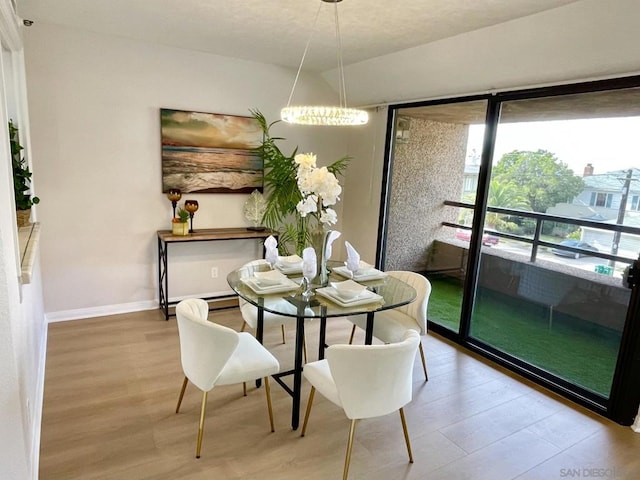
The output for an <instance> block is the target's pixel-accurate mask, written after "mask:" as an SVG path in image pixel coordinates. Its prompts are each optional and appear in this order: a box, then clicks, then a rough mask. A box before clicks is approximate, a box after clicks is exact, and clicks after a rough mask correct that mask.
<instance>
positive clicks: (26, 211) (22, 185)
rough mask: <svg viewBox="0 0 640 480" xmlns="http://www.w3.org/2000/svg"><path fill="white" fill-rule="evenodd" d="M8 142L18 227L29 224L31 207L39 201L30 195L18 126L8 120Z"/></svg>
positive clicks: (28, 178)
mask: <svg viewBox="0 0 640 480" xmlns="http://www.w3.org/2000/svg"><path fill="white" fill-rule="evenodd" d="M9 143H10V145H11V166H12V167H13V193H14V198H15V202H16V218H17V222H18V227H25V226H27V225H28V224H29V218H30V216H31V207H32V206H33V205H35V204H37V203H39V202H40V199H39V198H38V197H35V196H32V195H31V192H30V189H31V175H32V174H31V171H30V170H29V165H27V162H26V160H25V159H24V157H23V156H22V150H23V147H22V145H20V139H19V136H18V127H16V125H15V124H14V123H13V120H9Z"/></svg>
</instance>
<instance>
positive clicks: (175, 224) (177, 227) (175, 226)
mask: <svg viewBox="0 0 640 480" xmlns="http://www.w3.org/2000/svg"><path fill="white" fill-rule="evenodd" d="M171 233H173V234H174V235H189V212H187V211H186V210H185V209H184V208H179V209H178V216H177V217H173V220H171Z"/></svg>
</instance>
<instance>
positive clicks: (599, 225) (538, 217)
mask: <svg viewBox="0 0 640 480" xmlns="http://www.w3.org/2000/svg"><path fill="white" fill-rule="evenodd" d="M444 204H445V205H448V206H451V207H458V208H466V209H470V210H473V209H474V208H475V205H474V204H472V203H466V202H454V201H451V200H445V201H444ZM487 211H488V212H492V213H497V214H500V215H509V216H514V217H524V218H529V219H532V220H534V221H535V229H534V233H533V238H530V237H527V236H523V235H515V234H511V233H504V232H498V231H496V230H490V229H485V230H484V233H487V234H490V235H494V236H496V237H500V238H507V239H511V240H516V241H518V242H523V243H528V244H530V245H531V261H532V262H535V261H536V256H537V254H538V248H539V247H549V248H557V249H560V250H567V251H569V252H573V253H579V254H586V255H590V256H592V257H597V258H603V259H606V260H610V261H612V262H623V263H632V262H633V261H634V260H635V258H630V257H624V256H620V255H615V254H612V253H604V252H594V251H591V250H584V249H581V248H575V247H570V246H567V245H560V244H559V243H553V242H549V241H546V240H542V239H541V238H540V235H541V233H542V224H543V223H544V222H555V223H563V224H567V225H575V226H578V227H590V228H595V229H598V230H604V231H610V232H613V233H614V235H615V234H616V232H619V233H620V234H622V233H627V234H631V235H637V236H638V238H639V239H640V228H637V227H630V226H627V225H619V224H611V223H603V222H597V221H593V220H582V219H578V218H569V217H561V216H559V215H549V214H547V213H539V212H530V211H525V210H517V209H511V208H502V207H487ZM442 225H443V226H448V227H454V228H459V229H464V230H471V227H469V226H466V225H461V224H459V223H452V222H442Z"/></svg>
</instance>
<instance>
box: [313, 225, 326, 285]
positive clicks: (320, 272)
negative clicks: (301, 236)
mask: <svg viewBox="0 0 640 480" xmlns="http://www.w3.org/2000/svg"><path fill="white" fill-rule="evenodd" d="M330 232H331V231H330V230H325V229H324V228H323V227H322V226H318V227H316V228H314V229H313V230H311V231H310V232H309V240H310V243H311V244H310V245H309V246H310V247H313V249H314V250H315V252H316V276H315V278H314V279H313V280H312V281H311V285H312V286H313V287H315V288H318V287H326V286H327V285H328V284H329V270H328V269H327V260H328V258H327V256H326V253H327V238H328V237H329V233H330Z"/></svg>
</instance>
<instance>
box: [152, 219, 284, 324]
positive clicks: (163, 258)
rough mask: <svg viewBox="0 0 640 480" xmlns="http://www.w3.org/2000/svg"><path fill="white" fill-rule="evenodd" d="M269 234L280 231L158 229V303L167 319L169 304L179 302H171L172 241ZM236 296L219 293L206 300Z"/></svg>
mask: <svg viewBox="0 0 640 480" xmlns="http://www.w3.org/2000/svg"><path fill="white" fill-rule="evenodd" d="M269 235H273V236H274V237H276V238H277V236H278V233H277V232H274V231H273V230H269V229H265V230H250V229H247V228H199V229H198V230H196V231H195V232H193V233H190V234H189V235H173V234H172V233H171V230H158V303H159V305H160V309H161V310H163V311H164V318H165V320H169V306H170V305H175V304H176V303H177V302H169V268H168V259H169V245H171V244H172V243H189V242H214V241H217V240H246V239H252V238H255V239H264V238H267V237H268V236H269ZM230 297H235V294H232V295H219V296H217V297H208V298H205V299H204V300H214V299H220V298H230Z"/></svg>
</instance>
